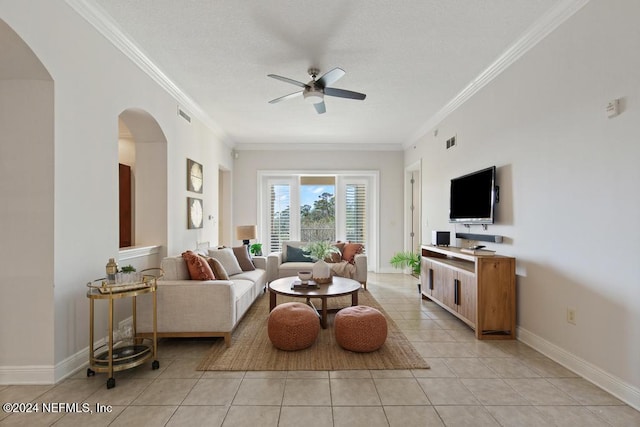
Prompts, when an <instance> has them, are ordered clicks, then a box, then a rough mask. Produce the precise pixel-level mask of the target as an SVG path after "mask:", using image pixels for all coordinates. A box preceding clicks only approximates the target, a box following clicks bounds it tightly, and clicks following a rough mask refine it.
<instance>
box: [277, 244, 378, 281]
mask: <svg viewBox="0 0 640 427" xmlns="http://www.w3.org/2000/svg"><path fill="white" fill-rule="evenodd" d="M307 245H308V243H307V242H300V241H285V242H283V243H282V251H279V252H272V253H270V254H269V255H268V256H267V281H268V282H272V281H274V280H276V279H279V278H281V277H292V276H297V275H298V272H299V271H303V270H311V266H312V265H313V263H312V262H291V261H287V259H286V248H287V246H293V247H296V248H302V247H305V246H307ZM345 263H346V261H342V262H341V263H329V266H330V267H331V270H332V274H335V275H339V276H344V277H350V278H351V279H353V280H357V281H358V282H360V283H361V284H362V285H363V286H364V289H365V290H366V289H367V255H365V254H356V255H355V257H354V263H353V267H352V266H350V265H345ZM338 264H339V265H338ZM347 272H348V274H347Z"/></svg>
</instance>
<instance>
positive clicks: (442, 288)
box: [433, 263, 457, 311]
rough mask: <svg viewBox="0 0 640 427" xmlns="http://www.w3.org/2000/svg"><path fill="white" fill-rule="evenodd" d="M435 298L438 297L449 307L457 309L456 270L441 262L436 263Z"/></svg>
mask: <svg viewBox="0 0 640 427" xmlns="http://www.w3.org/2000/svg"><path fill="white" fill-rule="evenodd" d="M433 266H434V271H433V276H434V282H435V283H434V298H437V299H438V300H439V301H440V302H442V303H443V304H444V305H446V306H447V307H449V308H451V309H453V310H454V311H457V307H456V286H455V275H456V273H455V271H453V270H452V269H450V268H448V267H445V266H443V265H440V264H435V263H434V265H433Z"/></svg>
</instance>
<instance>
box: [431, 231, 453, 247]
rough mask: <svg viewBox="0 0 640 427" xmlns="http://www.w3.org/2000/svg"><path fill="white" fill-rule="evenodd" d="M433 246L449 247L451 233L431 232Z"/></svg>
mask: <svg viewBox="0 0 640 427" xmlns="http://www.w3.org/2000/svg"><path fill="white" fill-rule="evenodd" d="M431 244H432V245H435V246H449V245H450V244H451V232H449V231H435V230H433V231H432V232H431Z"/></svg>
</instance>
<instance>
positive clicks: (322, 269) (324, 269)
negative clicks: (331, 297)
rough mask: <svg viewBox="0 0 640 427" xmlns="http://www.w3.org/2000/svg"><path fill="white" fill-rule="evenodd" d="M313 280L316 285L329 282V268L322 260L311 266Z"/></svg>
mask: <svg viewBox="0 0 640 427" xmlns="http://www.w3.org/2000/svg"><path fill="white" fill-rule="evenodd" d="M311 271H312V273H313V280H315V281H316V282H317V283H329V282H330V281H331V267H329V264H327V263H326V262H325V261H324V260H323V259H321V260H318V261H316V262H315V264H313V269H312V270H311Z"/></svg>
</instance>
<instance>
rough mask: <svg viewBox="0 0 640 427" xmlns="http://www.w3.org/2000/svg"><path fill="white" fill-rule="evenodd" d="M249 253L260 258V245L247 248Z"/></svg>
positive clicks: (255, 244)
mask: <svg viewBox="0 0 640 427" xmlns="http://www.w3.org/2000/svg"><path fill="white" fill-rule="evenodd" d="M249 253H250V254H251V255H253V256H262V243H254V244H252V245H251V246H249Z"/></svg>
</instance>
